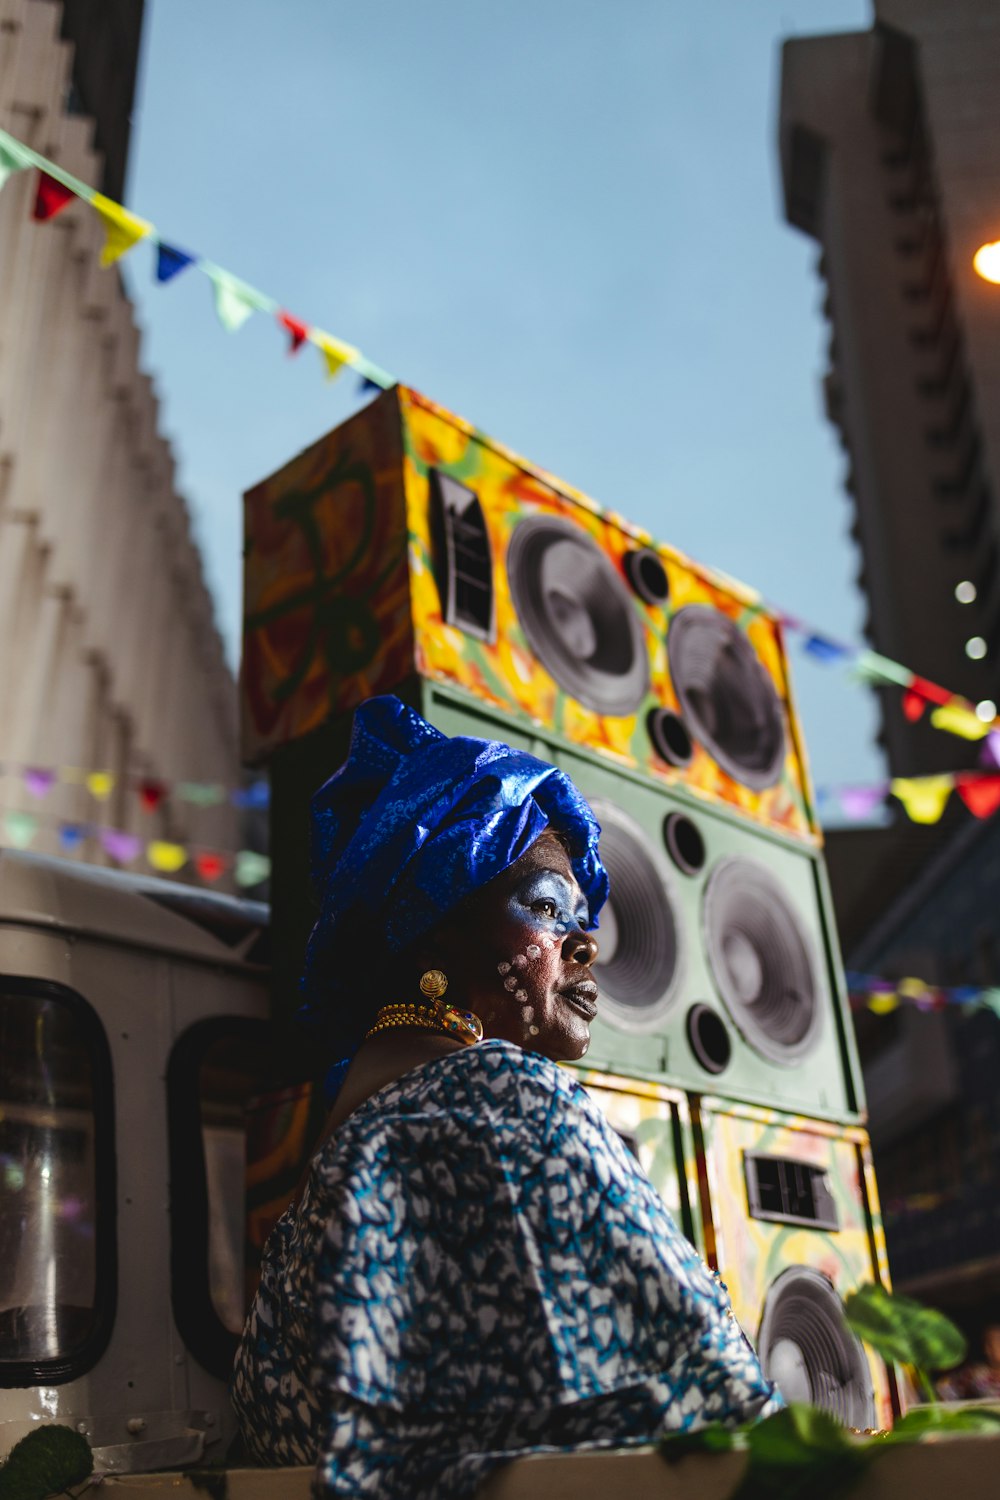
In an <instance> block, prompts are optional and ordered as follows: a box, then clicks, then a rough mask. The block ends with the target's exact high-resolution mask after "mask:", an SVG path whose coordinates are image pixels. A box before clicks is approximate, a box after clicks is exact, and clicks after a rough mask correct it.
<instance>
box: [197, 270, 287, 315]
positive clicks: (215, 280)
mask: <svg viewBox="0 0 1000 1500" xmlns="http://www.w3.org/2000/svg"><path fill="white" fill-rule="evenodd" d="M201 269H202V270H203V271H204V272H205V275H206V276H207V277H208V278H209V280H210V281H211V283H212V288H213V291H214V294H215V312H216V316H217V317H218V319H219V322H220V323H221V324H222V326H223V328H224V329H225V330H226V332H227V333H236V332H237V331H238V330H239V329H240V328H242V327H243V324H244V323H245V322H246V320H247V318H249V316H250V314H251V313H254V312H275V311H277V309H276V307H275V305H274V303H273V302H271V301H270V300H269V299H268V298H267V297H264V296H262V295H261V293H260V292H258V291H255V290H254V288H253V287H252V286H247V284H246V282H245V281H239V280H238V279H237V277H235V276H231V275H230V274H229V272H228V271H224V270H223V269H222V267H221V266H213V265H212V264H211V263H210V262H209V261H207V260H206V261H202V262H201Z"/></svg>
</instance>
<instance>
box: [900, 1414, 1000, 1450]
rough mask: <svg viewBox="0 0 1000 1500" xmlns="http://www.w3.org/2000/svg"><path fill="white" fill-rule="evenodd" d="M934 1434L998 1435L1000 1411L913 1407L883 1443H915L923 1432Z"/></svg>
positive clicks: (999, 1430)
mask: <svg viewBox="0 0 1000 1500" xmlns="http://www.w3.org/2000/svg"><path fill="white" fill-rule="evenodd" d="M937 1432H993V1433H996V1432H1000V1411H996V1410H995V1409H992V1408H990V1407H986V1406H914V1407H911V1409H910V1410H909V1411H908V1412H907V1413H906V1416H905V1417H900V1418H899V1419H898V1420H897V1422H896V1423H895V1425H894V1426H893V1429H892V1431H891V1432H890V1433H888V1434H887V1436H886V1437H885V1438H884V1439H882V1441H883V1442H887V1443H915V1442H917V1441H918V1440H919V1439H920V1438H922V1437H923V1436H924V1435H925V1433H937Z"/></svg>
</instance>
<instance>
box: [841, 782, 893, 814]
mask: <svg viewBox="0 0 1000 1500" xmlns="http://www.w3.org/2000/svg"><path fill="white" fill-rule="evenodd" d="M888 790H889V789H888V787H887V786H886V784H885V783H884V782H883V783H882V784H881V785H880V786H844V787H841V789H840V791H839V793H838V795H839V797H840V806H841V811H842V812H843V814H844V816H845V818H850V819H851V820H852V822H859V823H860V822H863V821H864V819H865V818H870V817H871V815H872V813H873V812H874V811H875V809H876V808H878V807H881V805H882V803H883V802H884V801H885V794H886V792H887V791H888Z"/></svg>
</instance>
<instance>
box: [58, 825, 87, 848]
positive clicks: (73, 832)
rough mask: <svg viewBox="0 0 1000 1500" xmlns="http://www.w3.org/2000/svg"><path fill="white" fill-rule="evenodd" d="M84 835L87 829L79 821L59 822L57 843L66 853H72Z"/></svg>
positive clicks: (81, 841) (85, 835)
mask: <svg viewBox="0 0 1000 1500" xmlns="http://www.w3.org/2000/svg"><path fill="white" fill-rule="evenodd" d="M86 837H87V830H86V828H85V827H84V826H83V824H81V823H60V824H59V843H60V846H61V847H62V848H63V849H65V850H66V853H67V854H72V853H73V851H74V850H75V849H79V847H80V845H81V844H82V843H83V841H84V839H85V838H86Z"/></svg>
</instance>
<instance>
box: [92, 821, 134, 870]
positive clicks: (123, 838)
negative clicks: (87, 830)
mask: <svg viewBox="0 0 1000 1500" xmlns="http://www.w3.org/2000/svg"><path fill="white" fill-rule="evenodd" d="M100 837H101V847H102V849H103V850H104V852H105V854H110V855H111V858H112V859H113V860H117V862H118V864H120V865H130V864H131V863H132V861H133V860H134V859H135V858H136V857H137V856H138V853H139V850H140V849H141V848H142V839H140V838H136V836H135V834H134V833H123V832H122V830H121V829H120V828H102V829H101V831H100Z"/></svg>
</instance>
